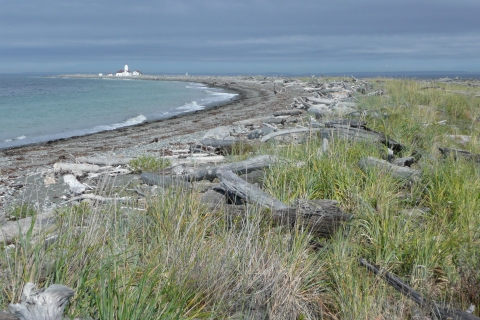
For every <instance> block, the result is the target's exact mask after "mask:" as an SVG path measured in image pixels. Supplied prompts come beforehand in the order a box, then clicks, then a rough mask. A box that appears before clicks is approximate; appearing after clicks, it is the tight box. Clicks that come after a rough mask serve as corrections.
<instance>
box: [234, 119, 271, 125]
mask: <svg viewBox="0 0 480 320" xmlns="http://www.w3.org/2000/svg"><path fill="white" fill-rule="evenodd" d="M271 118H272V117H259V118H252V119H246V120H240V121H235V122H234V123H233V125H235V126H253V125H255V124H261V123H263V122H265V121H268V119H271Z"/></svg>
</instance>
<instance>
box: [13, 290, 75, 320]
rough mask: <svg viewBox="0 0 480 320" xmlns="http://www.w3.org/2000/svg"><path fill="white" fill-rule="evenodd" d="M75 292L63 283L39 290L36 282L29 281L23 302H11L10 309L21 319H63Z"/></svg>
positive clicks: (23, 293) (24, 291)
mask: <svg viewBox="0 0 480 320" xmlns="http://www.w3.org/2000/svg"><path fill="white" fill-rule="evenodd" d="M74 293H75V292H74V291H73V290H72V289H70V288H69V287H66V286H64V285H61V284H52V285H51V286H50V287H48V288H47V289H45V290H38V291H37V289H36V287H35V284H33V283H31V282H29V283H27V284H25V286H24V287H23V292H22V298H21V302H20V303H16V304H10V305H9V306H8V310H9V311H10V312H11V313H12V314H13V315H15V316H16V317H17V318H18V319H20V320H61V319H63V311H64V310H65V307H66V306H67V304H68V300H69V299H70V298H71V297H73V295H74Z"/></svg>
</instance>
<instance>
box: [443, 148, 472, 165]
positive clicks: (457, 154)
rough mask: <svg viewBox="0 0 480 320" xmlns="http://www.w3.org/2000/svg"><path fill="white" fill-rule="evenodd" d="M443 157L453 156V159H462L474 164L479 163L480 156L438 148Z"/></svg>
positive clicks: (464, 151)
mask: <svg viewBox="0 0 480 320" xmlns="http://www.w3.org/2000/svg"><path fill="white" fill-rule="evenodd" d="M438 149H439V150H440V152H441V153H442V155H443V156H444V157H448V156H450V155H451V156H453V157H454V159H458V158H463V159H467V160H471V161H475V162H480V154H474V153H470V152H468V151H466V150H460V149H451V148H438Z"/></svg>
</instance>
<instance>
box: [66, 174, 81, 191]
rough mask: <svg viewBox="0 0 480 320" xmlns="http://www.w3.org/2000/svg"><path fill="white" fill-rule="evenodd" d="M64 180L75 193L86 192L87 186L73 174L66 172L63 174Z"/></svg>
mask: <svg viewBox="0 0 480 320" xmlns="http://www.w3.org/2000/svg"><path fill="white" fill-rule="evenodd" d="M63 181H64V182H65V183H66V184H67V185H68V187H69V188H70V191H71V192H73V193H74V194H80V193H84V192H85V190H86V189H87V187H86V186H85V185H84V184H83V183H80V181H78V180H77V178H76V177H75V176H74V175H73V174H66V175H64V176H63Z"/></svg>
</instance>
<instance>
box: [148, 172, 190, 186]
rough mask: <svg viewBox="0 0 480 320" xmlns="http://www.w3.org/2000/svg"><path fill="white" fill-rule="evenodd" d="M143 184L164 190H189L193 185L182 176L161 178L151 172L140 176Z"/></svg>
mask: <svg viewBox="0 0 480 320" xmlns="http://www.w3.org/2000/svg"><path fill="white" fill-rule="evenodd" d="M140 177H141V178H142V180H143V182H145V183H146V184H148V185H149V186H159V187H162V188H168V187H179V188H182V189H189V188H191V185H190V183H189V182H187V181H185V180H184V179H183V178H182V176H176V177H175V176H173V177H170V176H160V175H158V174H153V173H149V172H142V174H141V175H140Z"/></svg>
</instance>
